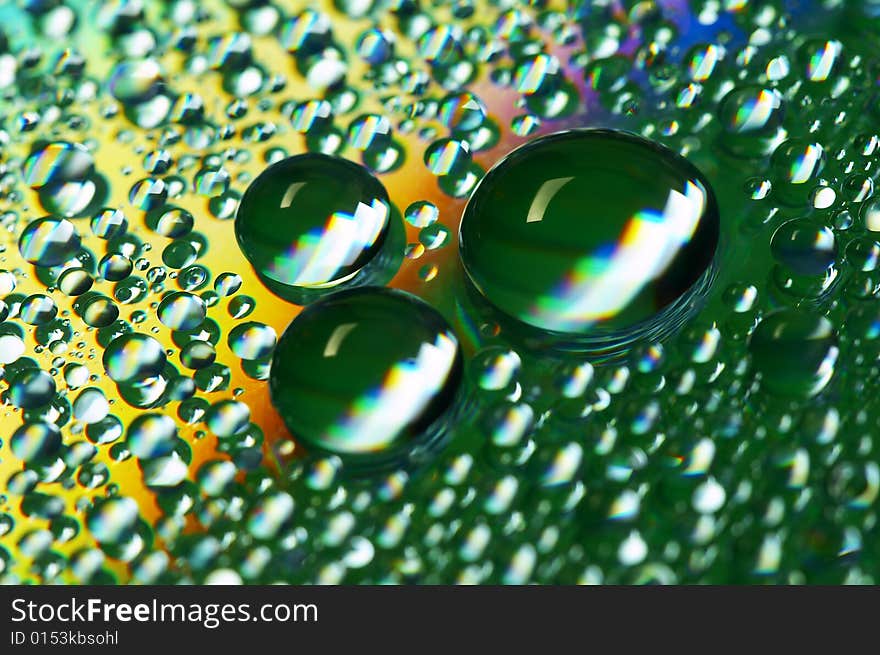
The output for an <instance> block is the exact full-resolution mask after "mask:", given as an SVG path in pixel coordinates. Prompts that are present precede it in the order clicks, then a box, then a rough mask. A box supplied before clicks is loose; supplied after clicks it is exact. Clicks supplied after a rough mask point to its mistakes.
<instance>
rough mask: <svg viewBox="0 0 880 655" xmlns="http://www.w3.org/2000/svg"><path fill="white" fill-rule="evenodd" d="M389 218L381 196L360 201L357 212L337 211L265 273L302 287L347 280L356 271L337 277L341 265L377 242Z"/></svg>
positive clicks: (303, 237)
mask: <svg viewBox="0 0 880 655" xmlns="http://www.w3.org/2000/svg"><path fill="white" fill-rule="evenodd" d="M294 186H295V185H294ZM288 192H289V190H288ZM286 198H287V194H285V199H286ZM288 200H289V199H288ZM282 206H284V205H283V204H282ZM387 220H388V207H387V206H386V205H385V203H384V202H382V201H381V200H378V199H374V200H373V202H372V204H371V205H366V204H364V203H362V202H359V203H358V205H357V208H356V209H355V211H354V215H352V214H346V213H345V212H335V213H333V214H332V215H331V216H330V218H329V219H328V220H327V223H326V224H325V225H324V226H323V227H321V228H315V229H313V230H311V231H310V232H307V233H306V234H303V235H301V236H300V237H299V238H297V240H296V242H295V243H294V244H292V245H290V246H289V247H288V248H287V249H286V250H285V251H283V252H282V253H281V254H279V255H277V256H276V257H274V258H273V261H272V263H271V264H270V265H269V266H268V267H267V268H266V276H267V277H269V278H271V279H273V280H276V281H278V282H281V283H282V284H290V285H294V286H302V287H321V286H333V285H336V284H339V283H341V282H344V281H345V280H347V279H349V278H351V277H352V276H353V275H355V274H356V273H357V271H355V272H353V273H351V275H347V276H345V277H344V278H341V279H337V277H336V276H337V272H338V271H339V269H340V268H343V267H345V266H350V265H352V264H353V263H354V262H355V261H356V260H357V258H358V257H360V255H361V254H362V253H363V252H364V250H366V249H367V248H369V247H370V246H372V245H373V244H374V243H376V240H377V239H378V238H379V236H380V235H381V234H382V230H383V229H384V228H385V224H386V222H387Z"/></svg>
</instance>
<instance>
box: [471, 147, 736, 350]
mask: <svg viewBox="0 0 880 655" xmlns="http://www.w3.org/2000/svg"><path fill="white" fill-rule="evenodd" d="M718 237H719V217H718V207H717V205H716V202H715V197H714V195H713V193H712V190H711V188H710V187H709V183H708V181H707V180H706V179H705V178H704V177H703V176H702V175H701V174H700V172H699V171H698V170H697V169H696V168H695V167H694V166H692V165H691V164H690V163H689V162H687V161H686V160H685V159H683V158H682V157H680V156H678V155H676V154H675V153H673V152H671V151H670V150H667V149H666V148H664V147H663V146H660V145H658V144H655V143H652V142H650V141H647V140H645V139H642V138H640V137H637V136H634V135H630V134H627V133H622V132H616V131H612V130H573V131H569V132H561V133H557V134H554V135H550V136H548V137H544V138H540V139H537V140H535V141H532V142H531V143H528V144H526V145H525V146H523V147H521V148H519V149H517V150H515V151H513V152H512V153H511V154H509V155H508V156H507V157H506V158H505V159H503V160H502V161H501V162H500V163H498V164H497V165H496V166H495V167H494V168H493V169H492V170H491V171H490V172H489V173H488V174H487V176H486V177H485V178H484V179H483V181H482V182H481V183H480V185H479V187H478V188H477V190H476V191H475V192H474V194H473V196H472V197H471V199H470V201H469V202H468V205H467V207H466V209H465V212H464V216H463V218H462V224H461V258H462V262H463V264H464V267H465V270H466V272H467V274H468V276H469V278H470V280H471V281H472V282H473V283H474V285H475V286H476V288H477V290H478V291H479V292H480V293H481V294H482V295H483V296H485V298H486V299H487V300H488V301H489V302H490V303H491V304H493V305H494V306H495V307H497V308H498V309H500V310H502V311H503V312H504V313H505V314H507V315H509V316H512V317H514V318H516V319H517V320H518V321H521V322H522V323H526V324H528V325H530V326H533V327H535V328H540V329H541V330H547V331H552V332H557V333H565V334H567V335H578V336H583V335H588V334H589V335H591V336H593V335H596V336H600V335H606V336H607V335H609V334H612V333H616V334H620V333H621V332H632V331H633V330H636V329H637V328H638V326H645V325H647V322H649V321H651V319H653V318H654V317H656V316H657V315H658V312H661V310H664V309H665V308H667V307H670V306H672V305H678V304H680V303H681V302H682V301H683V299H686V298H687V297H688V296H689V293H688V292H689V291H691V290H693V289H694V288H695V286H696V283H697V282H698V281H699V280H701V278H704V277H705V276H706V274H707V271H708V270H709V269H710V265H711V263H712V260H713V257H714V254H715V249H716V246H717V243H718Z"/></svg>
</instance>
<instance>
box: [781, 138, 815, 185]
mask: <svg viewBox="0 0 880 655" xmlns="http://www.w3.org/2000/svg"><path fill="white" fill-rule="evenodd" d="M821 161H822V148H821V146H819V145H817V144H815V143H811V144H810V145H808V146H807V149H806V150H805V151H804V154H803V155H800V156H799V157H798V158H797V159H795V161H794V162H793V163H792V165H791V169H790V172H789V175H788V179H789V181H790V182H791V183H792V184H803V183H804V182H809V181H810V179H811V178H812V177H813V172H814V171H815V170H816V168H817V167H818V166H819V162H821Z"/></svg>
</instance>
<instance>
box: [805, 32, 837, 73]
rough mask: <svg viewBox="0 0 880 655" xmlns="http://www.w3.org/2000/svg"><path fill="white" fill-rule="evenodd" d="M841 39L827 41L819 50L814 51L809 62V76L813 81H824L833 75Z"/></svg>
mask: <svg viewBox="0 0 880 655" xmlns="http://www.w3.org/2000/svg"><path fill="white" fill-rule="evenodd" d="M840 50H841V44H840V42H839V41H827V42H826V43H825V46H824V47H823V48H822V49H821V50H820V51H818V52H814V53H813V55H812V56H811V57H810V62H809V64H807V78H808V79H809V80H810V81H811V82H824V81H825V80H827V79H828V76H829V75H831V71H832V70H833V69H834V64H835V62H836V61H837V56H838V54H840Z"/></svg>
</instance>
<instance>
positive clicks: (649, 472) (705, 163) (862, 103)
mask: <svg viewBox="0 0 880 655" xmlns="http://www.w3.org/2000/svg"><path fill="white" fill-rule="evenodd" d="M18 4H19V3H7V4H5V5H3V6H2V7H0V17H2V18H3V20H2V21H0V29H5V30H6V32H5V33H0V225H2V228H3V229H2V231H0V269H2V270H0V298H2V300H0V367H2V368H0V373H2V375H0V385H2V399H3V409H2V415H0V484H2V489H0V581H3V582H44V583H46V582H56V581H60V582H80V583H100V582H108V581H118V582H139V583H176V582H195V583H203V582H233V583H234V582H245V583H274V582H292V583H306V582H317V583H367V582H370V583H386V582H389V583H452V582H458V583H513V584H523V583H532V582H537V583H553V582H566V583H568V582H579V583H647V582H653V583H702V582H709V583H725V582H761V581H769V582H785V583H802V582H830V583H839V582H858V583H865V582H867V583H871V582H874V581H875V575H876V573H875V572H876V570H877V566H878V562H880V559H878V558H880V550H878V548H880V539H878V538H877V537H878V535H877V531H878V527H877V520H876V516H877V515H876V508H877V496H878V492H880V466H878V448H880V445H878V447H875V443H874V441H875V439H877V438H878V435H880V428H878V418H880V413H878V404H877V398H878V397H880V396H878V394H877V382H876V381H877V380H878V379H880V376H878V372H880V371H878V366H877V360H878V356H880V310H878V307H880V305H878V300H877V297H878V294H880V235H878V237H875V236H874V235H875V234H876V233H878V232H880V199H878V198H877V197H875V196H874V180H875V178H876V176H877V166H878V161H880V147H878V146H880V137H878V132H877V129H876V126H877V125H878V124H880V123H878V121H880V100H878V97H880V87H878V86H877V82H876V80H877V79H878V72H880V67H878V61H880V60H878V50H877V49H876V38H874V39H873V40H872V39H868V38H865V37H864V35H863V33H862V32H861V30H876V29H877V24H876V21H877V20H878V18H877V17H878V15H880V7H878V4H877V3H876V2H871V1H868V0H865V1H862V2H843V1H837V2H835V1H834V0H825V1H824V2H818V1H816V2H812V3H798V4H799V5H801V6H802V8H801V9H799V10H798V11H797V12H792V11H789V8H788V7H787V6H786V3H785V2H782V1H774V0H757V1H755V2H746V1H742V2H736V1H730V0H702V1H694V2H683V1H668V2H635V1H632V0H615V1H610V0H609V1H606V2H601V1H595V2H586V1H581V2H568V3H563V2H555V1H554V0H546V1H545V0H533V1H530V2H525V1H522V2H514V1H513V0H493V1H488V2H487V1H485V0H442V1H440V2H433V3H419V2H416V1H415V0H334V1H333V2H319V3H303V2H294V1H292V0H291V1H287V0H273V1H267V0H226V1H225V2H221V1H220V0H213V1H210V2H198V1H196V0H169V1H168V2H148V1H147V0H112V1H111V0H106V1H97V0H94V1H80V0H58V1H57V2H34V3H23V7H19V6H18ZM13 5H15V6H13ZM804 5H805V6H806V7H805V8H804V7H803V6H804ZM872 21H873V22H872ZM873 34H874V35H876V31H875V32H873ZM814 35H824V36H814ZM829 35H832V36H830V37H829ZM596 125H599V126H610V127H616V128H622V129H626V130H629V131H632V132H636V133H638V134H641V135H643V136H645V137H648V138H650V139H652V140H655V141H658V142H660V143H663V144H665V145H666V146H668V147H669V148H671V149H672V150H674V151H676V152H678V153H681V154H683V155H685V156H686V157H687V158H688V159H690V160H691V161H692V162H694V163H695V164H696V165H697V166H698V167H699V169H700V170H701V171H702V172H703V173H704V174H705V175H706V176H707V178H708V179H709V180H710V181H711V182H712V184H713V186H714V188H715V190H716V193H717V194H718V199H719V205H720V208H721V221H722V239H721V243H720V246H719V251H718V255H717V262H716V264H717V276H716V277H715V279H714V281H713V284H712V288H711V289H710V290H709V292H708V296H707V298H706V300H705V306H703V307H702V308H701V309H700V311H699V312H698V313H697V314H696V315H695V316H693V317H692V319H691V320H689V321H688V323H687V324H686V325H685V326H683V327H682V328H681V329H680V330H679V331H678V332H677V333H676V334H674V335H671V336H669V337H668V338H665V339H664V340H663V341H662V342H656V343H653V342H645V343H638V344H634V345H633V347H632V348H631V349H630V351H629V352H628V353H627V354H625V355H624V356H622V357H619V358H617V359H615V360H613V361H611V362H603V363H599V362H595V361H593V362H591V361H590V359H589V358H588V357H578V356H575V355H562V354H554V353H553V352H550V351H546V352H544V351H534V350H530V349H528V348H524V347H521V346H520V344H519V343H518V342H517V341H516V340H515V339H512V338H508V335H507V333H506V332H505V330H504V329H503V328H502V327H501V326H499V325H496V324H494V323H491V322H482V321H481V320H479V319H474V314H473V313H468V312H466V311H461V312H459V309H460V308H461V305H460V304H457V303H456V302H455V294H456V293H457V292H458V291H457V290H456V288H454V285H453V284H452V280H453V279H454V276H453V273H452V271H453V269H455V267H456V266H457V265H458V261H457V252H456V234H457V225H458V221H459V218H460V216H461V213H462V210H463V208H464V203H465V202H466V200H467V197H468V196H469V194H470V193H471V192H472V191H473V189H474V187H475V185H476V184H477V182H478V181H479V180H480V179H481V178H482V177H483V175H484V174H485V172H486V171H487V170H488V169H489V168H490V167H491V166H492V165H493V164H494V163H495V162H497V161H498V160H499V159H500V158H501V157H503V156H504V155H505V154H506V153H507V152H509V151H510V150H511V149H512V148H513V147H515V146H516V145H518V144H521V143H523V142H525V141H527V140H528V139H530V138H533V137H535V136H540V135H542V134H548V133H551V132H555V131H558V130H562V129H567V128H572V127H579V126H596ZM307 151H310V152H321V153H326V154H337V155H340V156H344V157H346V158H348V159H351V160H353V161H356V162H358V163H360V164H363V165H364V166H365V167H366V168H368V169H369V170H370V171H371V172H372V173H373V174H374V175H376V176H377V177H378V178H379V179H380V180H381V181H382V182H383V184H384V185H385V186H386V188H387V189H388V193H389V197H390V200H391V202H392V203H394V204H395V205H396V206H397V207H398V208H399V210H400V214H401V215H402V217H403V219H404V220H405V223H406V243H405V251H404V257H403V264H402V265H401V268H400V271H399V272H398V273H397V275H396V276H395V277H394V279H393V280H392V281H391V283H390V286H393V287H397V288H401V289H405V290H408V291H410V292H412V293H414V294H416V295H418V296H421V297H422V298H425V299H426V300H428V301H429V302H430V303H432V304H433V305H434V306H436V307H438V309H440V310H441V311H443V313H444V314H445V315H446V316H447V318H449V319H450V321H451V322H452V323H453V325H454V327H455V329H456V331H457V333H458V335H459V337H460V339H461V341H462V345H463V348H464V350H465V357H466V376H465V382H464V384H465V385H467V387H468V390H469V394H470V395H471V396H472V397H473V404H472V406H471V407H470V410H469V412H468V413H467V415H465V416H463V417H462V418H461V419H460V420H459V422H458V423H457V424H456V425H455V426H454V431H453V432H454V434H453V435H452V437H451V439H450V441H449V443H448V445H446V447H445V448H444V449H443V450H442V451H441V452H439V453H437V454H436V456H435V457H434V458H433V459H432V460H431V461H430V462H427V463H425V464H424V465H422V466H420V467H412V468H410V467H402V468H399V469H396V470H391V471H383V472H382V473H381V474H379V475H373V476H352V475H347V472H346V470H345V467H344V466H343V463H342V460H340V459H339V458H338V457H336V456H330V455H324V456H322V455H317V454H302V452H301V451H302V450H303V449H302V448H301V446H300V445H298V444H296V443H295V441H294V440H293V439H292V438H291V436H290V435H289V434H288V433H287V431H286V429H285V427H284V426H283V424H282V423H281V422H280V421H279V420H278V418H277V416H276V415H275V413H274V411H273V410H272V408H271V405H270V402H269V397H268V392H267V391H266V387H267V382H266V380H267V379H268V377H269V364H270V361H271V354H272V351H273V348H274V347H275V343H276V338H277V336H278V335H280V334H281V333H282V332H283V330H284V328H285V327H286V326H287V324H288V323H289V322H290V321H291V319H293V317H294V316H295V315H296V314H297V312H298V311H299V307H298V306H296V305H294V304H291V303H287V302H284V301H281V300H278V299H277V298H276V297H275V296H273V295H272V294H271V293H269V292H268V291H267V290H266V289H265V287H264V285H263V284H262V283H261V281H260V280H259V279H258V278H257V276H256V275H255V273H254V271H253V270H252V269H251V268H250V266H249V265H248V262H247V261H246V260H245V259H244V257H243V256H242V254H241V253H240V252H239V251H238V249H237V247H236V245H235V240H234V237H233V230H232V220H231V219H233V218H234V217H235V212H236V208H237V205H238V201H239V199H240V198H241V196H242V194H243V192H244V190H245V189H246V188H247V186H248V184H249V183H250V182H251V181H252V180H253V179H254V178H255V176H256V175H258V174H259V173H260V172H261V171H262V170H263V169H265V168H266V167H267V166H268V165H269V164H271V163H273V162H276V161H279V160H280V159H283V158H285V157H287V156H290V155H294V154H298V153H303V152H307Z"/></svg>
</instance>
